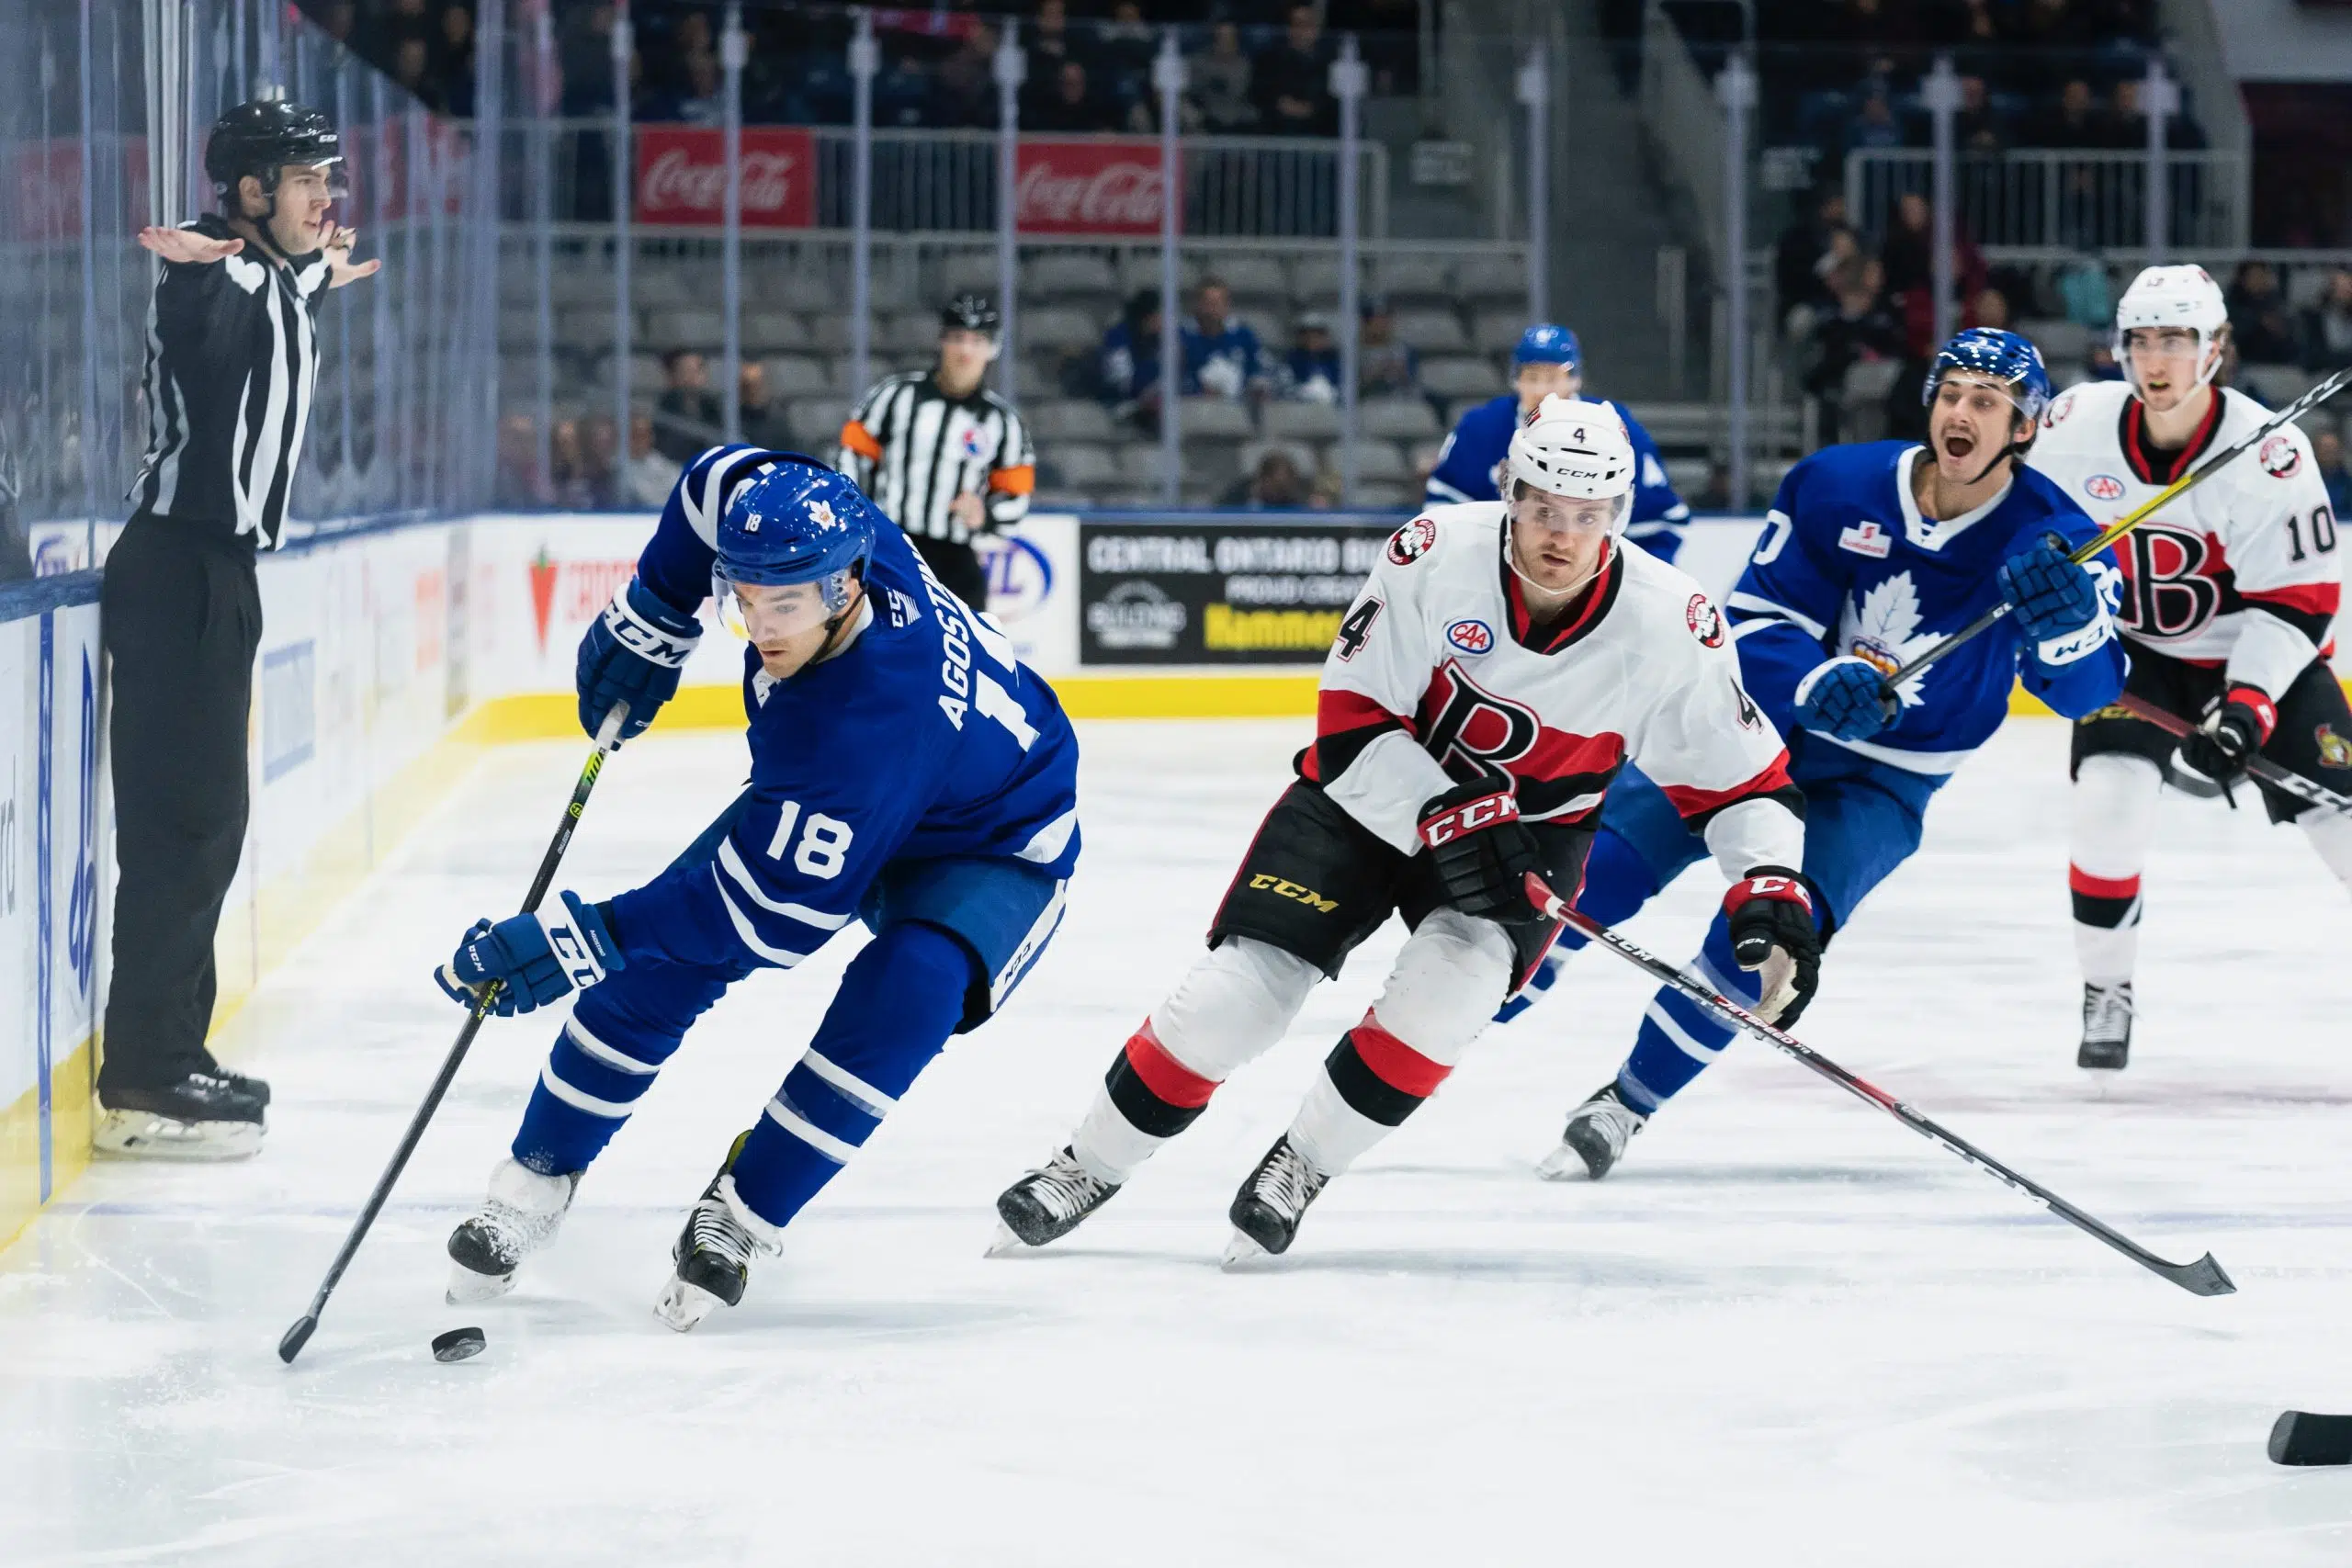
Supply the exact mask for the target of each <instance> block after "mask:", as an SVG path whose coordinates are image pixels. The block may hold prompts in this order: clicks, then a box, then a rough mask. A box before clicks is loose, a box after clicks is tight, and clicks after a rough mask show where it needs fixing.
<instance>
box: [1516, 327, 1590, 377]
mask: <svg viewBox="0 0 2352 1568" xmlns="http://www.w3.org/2000/svg"><path fill="white" fill-rule="evenodd" d="M1510 362H1511V363H1512V364H1513V365H1565V366H1566V367H1568V368H1569V369H1571V370H1573V369H1575V368H1576V367H1577V366H1579V365H1581V364H1583V363H1584V350H1583V349H1582V348H1580V347H1578V346H1577V334H1576V333H1572V332H1570V331H1568V329H1567V328H1566V327H1563V326H1555V325H1554V324H1553V323H1552V322H1550V321H1538V322H1536V323H1535V325H1533V326H1532V327H1530V328H1528V329H1527V330H1526V331H1525V332H1523V333H1521V334H1520V336H1519V346H1518V347H1517V348H1515V349H1513V350H1512V351H1511V356H1510Z"/></svg>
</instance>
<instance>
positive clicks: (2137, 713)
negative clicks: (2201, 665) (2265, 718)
mask: <svg viewBox="0 0 2352 1568" xmlns="http://www.w3.org/2000/svg"><path fill="white" fill-rule="evenodd" d="M2115 705H2116V706H2117V707H2120V708H2123V709H2125V710H2127V711H2128V712H2130V713H2131V716H2133V717H2135V718H2144V719H2146V720H2147V721H2148V722H2149V723H2150V724H2153V725H2154V726H2155V727H2156V728H2158V729H2161V730H2163V731H2164V732H2165V734H2167V735H2172V736H2177V737H2180V738H2182V739H2186V738H2188V736H2191V735H2194V734H2195V733H2196V732H2197V727H2196V726H2195V725H2193V724H2191V723H2189V722H2188V720H2187V719H2185V718H2183V717H2181V716H2180V715H2178V714H2177V713H2173V712H2171V711H2169V710H2167V709H2165V708H2160V707H2158V706H2157V705H2155V704H2154V703H2152V702H2150V701H2149V700H2148V699H2147V698H2145V697H2141V696H2134V695H2133V694H2131V693H2130V692H2126V693H2124V694H2122V695H2121V696H2120V697H2118V698H2116V699H2115ZM2245 771H2246V772H2247V773H2251V774H2253V775H2254V776H2255V777H2256V778H2258V779H2260V780H2261V781H2262V782H2263V783H2264V784H2268V785H2269V786H2270V787H2271V788H2273V789H2275V790H2277V791H2278V793H2280V794H2281V795H2293V796H2294V797H2295V798H2296V799H2297V800H2300V801H2301V802H2303V804H2305V805H2306V806H2316V807H2319V808H2320V809H2321V810H2323V811H2352V795H2338V794H2336V793H2335V791H2334V790H2332V789H2330V788H2328V787H2327V786H2326V785H2325V784H2313V783H2312V781H2311V780H2309V779H2307V778H2305V777H2303V775H2302V774H2301V773H2289V772H2288V771H2287V770H2286V769H2284V768H2282V767H2280V766H2279V765H2278V763H2276V762H2274V761H2271V760H2270V759H2269V758H2267V757H2265V756H2263V755H2262V754H2261V753H2259V752H2256V754H2255V755H2253V756H2251V757H2248V758H2247V759H2246V760H2245Z"/></svg>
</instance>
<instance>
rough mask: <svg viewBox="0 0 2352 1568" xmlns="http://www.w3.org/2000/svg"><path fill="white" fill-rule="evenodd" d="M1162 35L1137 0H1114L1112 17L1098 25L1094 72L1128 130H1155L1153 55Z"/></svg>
mask: <svg viewBox="0 0 2352 1568" xmlns="http://www.w3.org/2000/svg"><path fill="white" fill-rule="evenodd" d="M1157 53H1159V35H1158V34H1157V33H1155V32H1153V31H1152V30H1151V28H1148V27H1147V26H1146V25H1145V24H1144V19H1143V6H1141V5H1139V4H1138V3H1137V0H1115V3H1114V5H1113V6H1112V7H1111V19H1110V20H1109V21H1107V22H1105V23H1103V25H1102V26H1101V27H1100V28H1096V29H1095V33H1094V74H1095V77H1096V79H1097V82H1098V84H1099V86H1100V90H1101V91H1102V93H1103V96H1104V97H1105V98H1107V99H1109V100H1110V107H1111V108H1112V110H1113V111H1114V113H1115V114H1116V115H1117V116H1118V118H1120V119H1121V121H1123V122H1124V123H1125V126H1126V128H1127V129H1128V130H1133V131H1137V132H1142V131H1150V130H1158V129H1159V97H1158V96H1157V95H1156V94H1154V93H1153V91H1152V87H1151V58H1152V56H1153V55H1155V54H1157Z"/></svg>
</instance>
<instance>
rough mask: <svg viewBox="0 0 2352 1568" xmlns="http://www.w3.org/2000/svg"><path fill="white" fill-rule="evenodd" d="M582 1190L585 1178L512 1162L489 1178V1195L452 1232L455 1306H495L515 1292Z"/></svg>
mask: <svg viewBox="0 0 2352 1568" xmlns="http://www.w3.org/2000/svg"><path fill="white" fill-rule="evenodd" d="M579 1189H580V1173H579V1172H578V1171H573V1172H571V1174H569V1175H565V1176H542V1175H540V1174H539V1173H538V1172H537V1171H536V1170H533V1169H532V1168H530V1167H529V1166H526V1165H523V1164H520V1163H518V1162H517V1161H515V1159H513V1158H511V1157H510V1158H507V1159H503V1160H500V1161H499V1162H498V1165H497V1167H496V1168H494V1169H492V1171H491V1173H490V1195H489V1196H488V1197H486V1198H484V1199H483V1200H482V1204H481V1210H480V1211H479V1212H477V1213H475V1214H474V1215H473V1216H472V1217H471V1218H469V1219H467V1220H465V1221H462V1222H461V1223H460V1224H458V1228H457V1229H456V1230H453V1231H451V1232H450V1233H449V1292H448V1300H449V1304H450V1305H451V1306H469V1305H471V1304H472V1303H476V1302H487V1301H492V1300H495V1299H496V1298H498V1297H500V1296H503V1295H504V1294H505V1293H506V1292H509V1291H511V1290H513V1289H514V1288H515V1269H517V1268H519V1267H521V1265H522V1262H523V1259H525V1258H528V1257H529V1256H530V1255H531V1254H532V1253H534V1252H537V1251H539V1250H540V1249H541V1248H543V1247H547V1246H548V1244H549V1243H550V1242H552V1241H554V1240H555V1233H556V1227H557V1226H559V1225H560V1224H563V1216H564V1213H565V1212H566V1211H567V1210H569V1209H570V1208H571V1195H572V1194H573V1193H574V1192H576V1191H578V1190H579Z"/></svg>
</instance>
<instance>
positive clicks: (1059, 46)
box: [1021, 0, 1085, 125]
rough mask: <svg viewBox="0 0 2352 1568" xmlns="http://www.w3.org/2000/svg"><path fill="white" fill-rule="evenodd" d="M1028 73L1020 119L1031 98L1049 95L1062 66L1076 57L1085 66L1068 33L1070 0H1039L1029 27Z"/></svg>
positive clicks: (1040, 99) (1027, 34)
mask: <svg viewBox="0 0 2352 1568" xmlns="http://www.w3.org/2000/svg"><path fill="white" fill-rule="evenodd" d="M1026 37H1027V39H1028V41H1027V44H1026V46H1025V48H1026V52H1027V54H1028V64H1029V74H1028V75H1027V77H1025V78H1024V79H1023V83H1022V89H1021V96H1022V104H1021V118H1022V121H1023V124H1024V125H1026V124H1027V122H1028V118H1029V101H1030V100H1031V99H1033V98H1034V99H1036V100H1037V101H1039V102H1041V103H1042V102H1043V101H1044V100H1045V99H1046V98H1047V97H1048V96H1051V95H1052V93H1053V90H1054V84H1055V83H1056V82H1057V81H1059V80H1060V79H1061V73H1062V67H1063V66H1064V65H1066V64H1068V63H1069V62H1071V61H1073V60H1077V61H1078V62H1079V63H1080V64H1081V65H1083V64H1084V63H1085V62H1084V61H1083V60H1080V59H1079V53H1078V51H1077V49H1076V48H1075V47H1074V46H1073V45H1072V43H1071V40H1070V36H1069V3H1068V0H1037V14H1036V15H1035V17H1031V18H1030V19H1029V26H1028V28H1027V29H1026Z"/></svg>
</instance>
